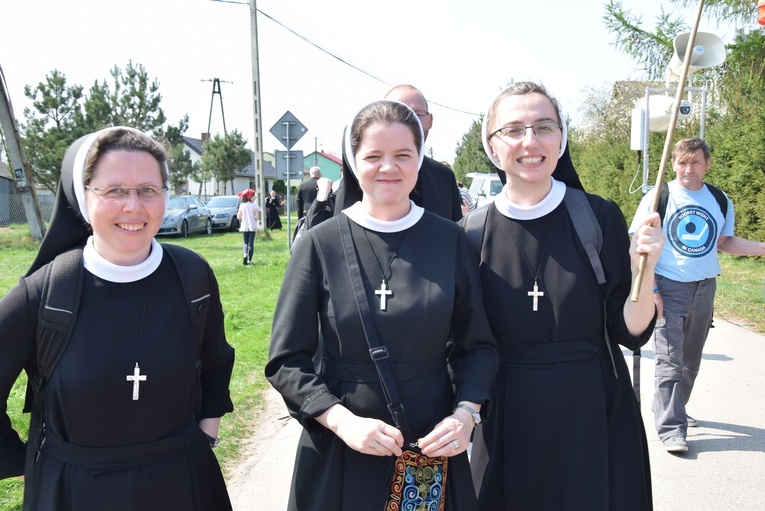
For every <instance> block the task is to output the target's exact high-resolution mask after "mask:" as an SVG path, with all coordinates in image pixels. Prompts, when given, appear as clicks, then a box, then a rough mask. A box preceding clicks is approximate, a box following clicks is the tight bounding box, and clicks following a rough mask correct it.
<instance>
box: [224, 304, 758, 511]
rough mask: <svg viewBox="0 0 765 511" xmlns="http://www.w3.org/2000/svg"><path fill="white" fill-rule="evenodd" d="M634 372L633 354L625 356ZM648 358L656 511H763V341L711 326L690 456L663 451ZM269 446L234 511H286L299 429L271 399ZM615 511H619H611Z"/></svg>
mask: <svg viewBox="0 0 765 511" xmlns="http://www.w3.org/2000/svg"><path fill="white" fill-rule="evenodd" d="M625 356H627V357H628V362H629V363H628V365H629V366H630V368H631V367H632V361H631V354H630V353H629V352H625ZM653 362H654V358H653V350H652V347H651V343H650V342H649V344H648V345H647V346H646V348H644V349H643V357H642V359H641V396H642V399H641V405H642V409H643V417H644V420H645V423H646V431H647V434H648V443H649V449H650V456H651V470H652V476H653V490H654V507H655V509H656V510H657V511H729V510H736V511H765V403H763V400H764V399H765V372H764V371H763V365H765V336H763V335H759V334H755V333H752V332H750V331H749V330H746V329H744V328H741V327H738V326H736V325H733V324H732V323H728V322H726V321H723V320H720V319H715V328H714V329H712V331H711V333H710V336H709V340H708V341H707V346H706V349H705V354H704V360H703V362H702V366H701V372H700V374H699V377H698V379H697V382H696V388H695V389H694V392H693V398H692V400H691V402H690V404H689V407H688V410H689V412H690V414H691V415H692V416H694V417H695V418H696V419H697V420H698V421H699V427H697V428H690V429H689V435H688V445H689V447H690V450H689V452H688V453H687V454H685V455H682V456H678V455H673V454H669V453H667V452H666V451H665V450H664V447H663V445H662V443H661V442H660V441H659V439H658V437H657V436H656V433H655V429H654V427H653V416H652V414H651V410H650V406H651V397H652V392H653ZM267 400H268V402H269V403H270V406H271V410H272V411H271V412H270V419H269V420H270V421H271V424H270V425H268V427H267V428H265V429H267V430H268V431H269V432H271V434H270V435H269V436H270V439H269V440H268V441H265V442H264V445H262V446H258V454H257V455H256V456H254V457H253V458H252V459H251V460H249V461H248V462H247V463H246V464H244V465H243V466H242V467H240V470H239V473H238V474H236V475H235V478H237V479H238V482H239V483H241V484H236V485H235V486H236V489H235V490H234V491H232V499H233V502H234V509H235V510H236V511H249V510H252V511H256V510H257V511H283V510H284V509H286V502H287V494H288V491H289V484H290V476H291V473H292V463H293V460H294V451H295V444H296V442H297V438H298V435H299V434H300V427H299V426H298V425H297V424H296V422H295V421H294V420H292V419H286V418H284V417H285V416H286V409H285V408H284V405H283V403H281V401H280V398H279V397H278V396H275V392H273V391H270V394H269V397H268V398H267ZM615 511H617V510H615Z"/></svg>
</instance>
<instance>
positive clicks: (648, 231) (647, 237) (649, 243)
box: [630, 212, 666, 271]
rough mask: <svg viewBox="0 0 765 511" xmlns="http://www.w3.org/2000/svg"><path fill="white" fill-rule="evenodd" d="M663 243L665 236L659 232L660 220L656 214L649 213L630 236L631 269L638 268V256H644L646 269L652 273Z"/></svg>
mask: <svg viewBox="0 0 765 511" xmlns="http://www.w3.org/2000/svg"><path fill="white" fill-rule="evenodd" d="M665 241H666V236H664V232H662V230H661V218H660V217H659V214H658V213H656V212H654V213H651V214H650V215H648V216H647V217H645V218H644V219H643V223H642V225H641V226H640V227H639V228H638V230H637V231H636V232H635V234H634V235H633V236H632V241H631V243H630V259H631V260H632V267H633V269H635V270H636V269H637V268H638V264H639V260H640V256H641V255H642V254H646V255H647V258H646V269H650V270H651V271H653V268H654V267H655V266H656V262H657V261H658V260H659V255H660V254H661V251H662V249H663V248H664V242H665Z"/></svg>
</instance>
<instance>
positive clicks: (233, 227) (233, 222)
mask: <svg viewBox="0 0 765 511" xmlns="http://www.w3.org/2000/svg"><path fill="white" fill-rule="evenodd" d="M237 229H239V220H238V219H237V218H236V217H234V218H232V219H231V232H233V231H235V230H237Z"/></svg>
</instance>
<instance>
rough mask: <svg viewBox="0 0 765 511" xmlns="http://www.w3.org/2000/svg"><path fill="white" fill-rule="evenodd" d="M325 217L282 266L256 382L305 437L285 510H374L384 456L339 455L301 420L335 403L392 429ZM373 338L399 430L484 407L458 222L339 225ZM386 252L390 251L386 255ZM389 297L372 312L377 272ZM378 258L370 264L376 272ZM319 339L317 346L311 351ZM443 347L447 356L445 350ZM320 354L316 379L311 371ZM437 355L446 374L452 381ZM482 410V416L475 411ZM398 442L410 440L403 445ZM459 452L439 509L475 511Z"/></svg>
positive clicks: (381, 494)
mask: <svg viewBox="0 0 765 511" xmlns="http://www.w3.org/2000/svg"><path fill="white" fill-rule="evenodd" d="M339 221H345V218H341V217H334V218H331V219H329V220H327V221H325V222H323V223H321V224H319V225H318V226H316V227H314V228H312V229H310V230H308V231H306V233H305V234H304V235H303V238H304V239H303V241H301V243H300V244H298V245H297V246H296V250H295V252H293V254H292V257H291V258H290V262H289V265H288V267H287V270H286V274H285V278H284V282H283V284H282V288H281V293H280V295H279V301H278V303H277V306H276V313H275V316H274V323H273V330H272V339H271V350H270V356H269V362H268V364H267V366H266V376H267V377H268V380H269V381H270V382H271V384H272V385H273V386H274V387H275V388H276V389H277V390H278V391H279V392H280V393H281V394H282V396H283V397H284V400H285V402H286V403H287V407H288V408H289V410H290V413H291V414H292V416H293V417H295V418H296V419H297V420H298V421H300V423H301V424H302V425H303V427H304V428H305V429H304V430H303V432H302V435H301V437H300V441H299V444H298V448H297V457H296V462H295V472H294V475H293V482H292V489H291V493H290V501H289V507H288V509H290V510H294V511H297V510H299V511H326V510H330V509H331V510H333V511H351V510H353V511H356V510H361V509H363V510H370V511H376V510H382V509H383V505H384V502H385V501H386V498H387V495H388V493H389V487H390V482H391V477H392V469H393V462H394V461H395V457H392V456H391V457H377V456H371V455H366V454H361V453H359V452H357V451H354V450H352V449H350V448H349V447H348V446H346V445H345V443H344V442H343V441H342V440H341V439H340V438H339V437H337V436H336V435H335V434H334V433H332V432H331V431H329V430H327V429H326V428H324V426H322V425H320V424H319V423H318V422H317V421H315V420H314V419H313V418H314V417H316V416H318V415H321V414H322V413H324V412H325V411H326V410H327V409H328V408H330V407H331V406H332V405H334V404H336V403H342V404H343V405H345V406H346V407H347V408H349V409H350V410H351V411H352V412H354V413H355V414H357V415H359V416H363V417H372V418H377V419H380V420H383V421H385V422H386V423H388V424H393V421H392V419H391V416H390V414H389V413H388V410H387V408H386V401H385V398H384V396H383V394H382V390H381V385H380V383H379V379H378V376H377V372H376V370H375V367H374V364H373V363H372V361H371V360H370V357H369V348H368V346H367V343H366V340H365V337H364V332H363V330H362V325H361V320H360V317H359V313H358V310H357V308H356V302H355V299H354V295H353V287H352V285H351V283H350V278H349V273H348V268H347V265H346V262H345V255H344V253H343V249H342V243H341V241H340V235H339V230H338V222H339ZM351 232H352V235H353V240H354V245H355V250H356V252H357V254H358V257H359V263H360V265H361V273H362V277H363V280H364V287H365V289H366V293H367V296H368V300H369V303H370V307H371V309H372V315H373V319H374V322H375V325H376V327H377V330H378V334H379V337H380V341H381V343H382V344H384V345H385V346H387V348H388V349H389V351H390V363H391V365H392V367H393V372H394V375H395V377H396V383H397V386H398V391H399V394H400V396H401V399H402V402H403V405H404V407H405V413H406V417H407V420H408V423H409V425H410V426H411V427H412V429H413V430H414V432H415V434H416V435H419V436H423V435H425V434H426V433H428V432H429V431H430V430H431V429H432V428H433V427H434V426H435V425H436V424H437V423H438V422H440V421H441V420H442V419H443V418H445V417H447V416H449V415H450V414H451V413H452V410H453V408H454V406H455V405H456V403H458V402H459V401H461V400H467V401H472V402H476V403H482V404H488V403H487V399H488V397H489V391H490V387H491V384H492V382H493V381H494V376H495V371H496V367H497V353H496V349H495V343H494V340H493V338H492V336H491V333H490V331H489V327H488V323H487V322H486V318H485V313H484V309H483V303H482V300H481V296H480V295H481V290H480V285H479V284H478V275H477V269H476V266H475V259H474V257H473V255H472V253H471V252H470V250H469V248H468V245H467V240H466V238H465V236H464V233H463V232H462V230H461V229H460V228H459V226H458V225H456V224H455V223H452V222H450V221H446V220H444V219H441V218H438V217H437V216H436V215H433V214H430V213H428V212H425V213H424V215H423V217H422V218H421V219H420V220H419V221H418V222H417V223H416V224H414V225H413V226H412V227H409V228H408V229H406V230H403V231H399V232H392V233H381V232H376V231H373V230H369V229H365V228H364V227H361V226H359V225H358V224H356V223H354V222H353V221H351ZM397 247H398V249H397ZM394 252H395V254H396V256H395V258H393V261H392V264H391V266H390V273H389V274H388V277H389V278H387V279H386V281H387V283H388V286H389V288H390V289H391V290H392V291H393V294H392V296H389V297H388V298H387V304H386V305H387V306H386V310H380V297H379V296H378V295H376V294H375V293H374V291H375V290H376V289H379V288H380V284H381V273H382V271H381V266H386V267H387V264H388V261H390V260H391V256H392V255H393V253H394ZM378 260H379V263H378ZM319 334H321V339H322V341H321V344H320V342H319ZM450 337H453V339H454V346H453V348H452V349H451V350H449V351H447V341H448V340H449V339H450ZM317 351H320V354H321V356H322V358H323V360H322V363H321V370H320V372H319V374H317V372H316V370H315V369H314V355H315V354H316V353H317ZM447 356H448V357H449V360H450V361H451V362H453V363H454V364H455V366H456V367H457V370H456V374H455V380H454V383H455V385H456V391H454V390H453V389H452V381H451V380H450V376H449V372H448V371H447ZM482 412H485V409H484V410H482ZM406 440H407V441H409V440H410V439H406ZM476 505H477V503H476V497H475V492H474V489H473V486H472V481H471V478H470V468H469V465H468V457H467V454H466V453H464V452H463V453H461V454H459V455H457V456H455V457H451V458H449V467H448V478H447V483H446V509H447V510H452V511H456V510H468V509H475V508H476Z"/></svg>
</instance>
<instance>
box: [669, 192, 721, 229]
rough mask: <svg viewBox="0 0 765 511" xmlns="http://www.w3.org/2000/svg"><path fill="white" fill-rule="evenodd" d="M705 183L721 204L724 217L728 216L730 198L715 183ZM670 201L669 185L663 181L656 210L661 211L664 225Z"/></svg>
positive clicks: (718, 203) (719, 204)
mask: <svg viewBox="0 0 765 511" xmlns="http://www.w3.org/2000/svg"><path fill="white" fill-rule="evenodd" d="M704 184H705V185H707V189H708V190H709V192H710V193H711V194H712V196H713V197H714V198H715V200H716V201H717V205H718V206H720V211H722V215H723V218H726V217H727V216H728V198H727V197H726V196H725V193H724V192H723V191H722V190H720V189H719V188H717V187H716V186H714V185H710V184H709V183H704ZM668 202H669V185H668V184H667V183H662V185H661V189H660V190H659V202H658V204H657V206H656V210H657V211H658V212H659V217H660V218H661V224H662V225H664V217H665V216H666V214H667V203H668Z"/></svg>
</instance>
